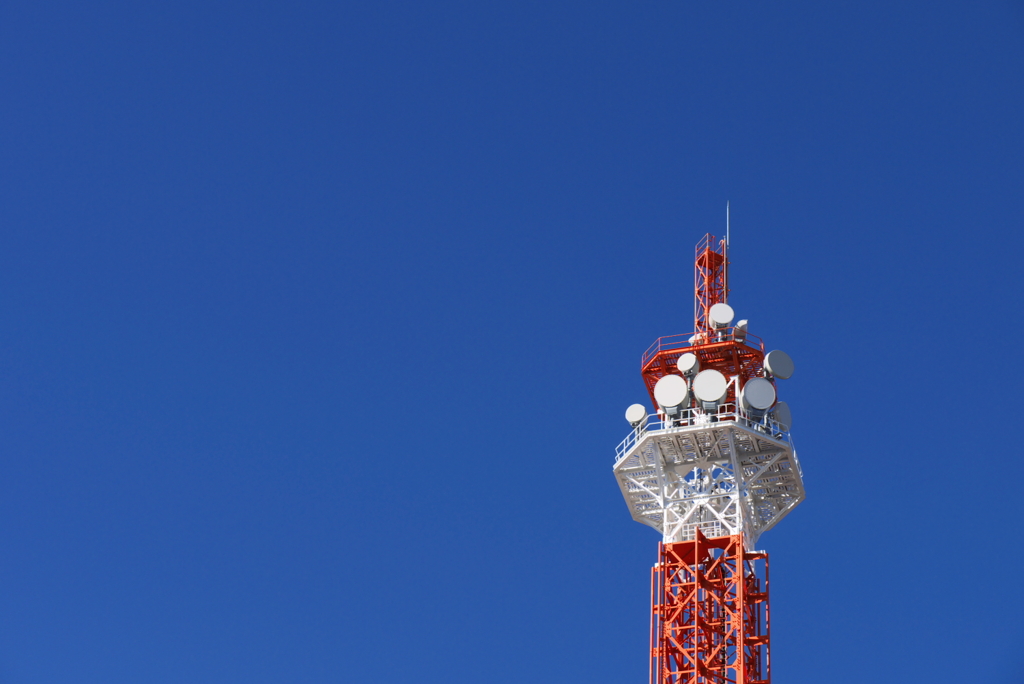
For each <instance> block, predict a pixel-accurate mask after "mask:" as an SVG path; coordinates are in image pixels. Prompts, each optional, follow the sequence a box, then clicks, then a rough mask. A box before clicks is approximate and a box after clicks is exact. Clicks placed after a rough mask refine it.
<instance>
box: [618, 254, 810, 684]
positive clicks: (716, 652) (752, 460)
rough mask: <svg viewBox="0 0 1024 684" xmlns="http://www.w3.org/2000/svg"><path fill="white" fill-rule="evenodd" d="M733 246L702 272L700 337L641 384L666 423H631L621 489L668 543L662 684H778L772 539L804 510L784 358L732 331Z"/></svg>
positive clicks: (698, 262)
mask: <svg viewBox="0 0 1024 684" xmlns="http://www.w3.org/2000/svg"><path fill="white" fill-rule="evenodd" d="M728 270H729V254H728V239H718V238H716V237H714V236H712V235H705V236H704V237H703V238H702V239H701V240H700V241H699V242H698V243H697V248H696V259H695V261H694V331H693V332H692V333H688V334H684V335H672V336H669V337H661V338H659V339H657V340H655V342H654V344H652V345H651V346H650V348H649V349H647V351H645V352H644V354H643V356H642V357H641V361H640V373H641V375H642V376H643V379H644V384H645V385H646V387H647V391H648V393H649V394H650V397H651V401H652V402H653V406H654V409H655V412H654V414H653V415H652V414H650V413H648V411H647V409H646V408H645V407H644V406H643V405H642V404H633V405H632V406H630V407H629V408H628V409H627V410H626V420H627V421H628V422H629V423H630V425H631V426H632V428H633V429H632V431H631V432H630V434H629V435H628V436H627V437H626V439H624V440H623V441H622V443H621V444H619V446H618V448H617V449H616V452H615V466H614V473H615V478H616V479H617V480H618V482H619V487H620V488H621V489H622V495H623V497H625V500H626V504H627V506H628V507H629V511H630V513H631V514H632V516H633V519H634V520H636V521H637V522H640V523H643V524H645V525H649V526H650V527H653V528H654V529H656V530H658V532H660V533H661V535H662V541H661V543H659V545H658V562H657V564H656V565H655V566H654V568H653V569H652V570H651V597H652V611H651V669H650V682H651V684H770V682H771V674H770V670H769V647H770V643H769V636H770V630H769V622H768V619H769V611H768V554H767V553H765V552H764V551H758V550H756V549H757V541H758V539H759V538H760V536H761V534H762V533H764V532H765V531H767V530H768V529H770V528H772V527H773V526H774V525H775V524H777V523H778V522H779V520H781V519H782V518H783V517H785V516H786V514H788V513H789V512H790V511H791V510H793V508H794V507H795V506H796V505H797V504H799V503H800V502H801V501H803V499H804V496H805V494H804V484H803V474H802V471H801V469H800V462H799V461H798V460H797V456H796V450H795V449H794V448H793V440H792V437H791V436H790V433H789V429H790V425H791V423H792V418H791V416H790V411H789V407H788V406H787V405H786V403H785V402H782V401H778V397H777V381H778V380H785V379H788V378H789V377H790V376H791V375H792V374H793V361H792V360H791V359H790V357H789V356H788V355H787V354H785V353H784V352H781V351H771V352H768V353H765V345H764V342H763V341H762V340H761V339H760V338H758V337H757V336H755V335H753V334H751V333H749V332H748V331H747V321H746V320H741V321H738V322H735V323H734V322H733V318H734V313H733V310H732V307H731V306H729V304H728V299H729V281H728Z"/></svg>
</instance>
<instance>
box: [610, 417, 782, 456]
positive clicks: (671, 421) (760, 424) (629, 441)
mask: <svg viewBox="0 0 1024 684" xmlns="http://www.w3.org/2000/svg"><path fill="white" fill-rule="evenodd" d="M725 423H736V424H737V425H740V426H742V427H745V428H750V429H751V430H756V431H758V432H761V433H764V434H765V435H767V436H768V437H771V438H773V439H777V440H779V441H782V442H785V443H786V444H789V445H790V446H791V447H792V446H793V439H792V437H791V436H790V434H789V429H788V426H785V425H782V424H781V423H780V422H778V421H777V420H775V419H774V418H772V417H771V415H770V414H765V415H763V416H753V415H750V414H748V413H747V412H746V411H744V410H743V409H742V408H740V407H739V406H737V405H736V404H722V405H721V406H719V407H718V410H717V411H712V412H707V411H704V410H703V409H698V408H688V409H682V410H681V411H680V413H679V416H678V417H676V418H672V417H670V416H663V415H660V414H655V415H648V416H647V418H646V419H645V420H644V422H643V423H641V424H640V425H638V426H636V427H635V428H633V430H632V431H631V432H630V433H629V435H628V436H627V437H626V438H625V439H624V440H622V442H621V443H620V444H619V446H617V447H615V462H616V463H618V462H619V460H620V459H621V458H622V457H623V456H625V455H626V453H627V452H629V450H630V449H632V448H633V447H634V446H636V445H637V443H638V442H640V440H642V439H643V438H644V436H645V435H646V434H647V433H648V432H652V431H661V430H664V431H667V432H671V431H673V430H679V431H683V430H691V429H693V428H695V427H713V426H716V425H717V426H721V425H723V424H725Z"/></svg>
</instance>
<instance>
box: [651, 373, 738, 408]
mask: <svg viewBox="0 0 1024 684" xmlns="http://www.w3.org/2000/svg"><path fill="white" fill-rule="evenodd" d="M728 389H729V381H728V380H726V379H725V376H724V375H722V374H721V373H719V372H718V371H716V370H715V369H713V368H709V369H708V370H704V371H701V372H700V373H697V377H695V378H694V379H693V394H694V396H696V397H697V398H698V399H700V400H701V401H703V402H706V403H709V404H710V403H714V402H716V401H721V400H722V398H723V397H725V393H726V391H727V390H728ZM655 391H657V387H655Z"/></svg>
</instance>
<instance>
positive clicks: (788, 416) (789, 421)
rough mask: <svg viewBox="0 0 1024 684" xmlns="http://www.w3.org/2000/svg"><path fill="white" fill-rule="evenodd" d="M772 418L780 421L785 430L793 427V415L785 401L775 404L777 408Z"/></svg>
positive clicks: (773, 410) (773, 411) (774, 409)
mask: <svg viewBox="0 0 1024 684" xmlns="http://www.w3.org/2000/svg"><path fill="white" fill-rule="evenodd" d="M772 418H774V419H775V420H776V421H778V423H779V425H781V426H782V429H783V430H789V429H790V428H791V427H793V414H792V413H791V412H790V410H789V404H787V403H786V402H784V401H780V402H779V403H777V404H775V408H773V409H772Z"/></svg>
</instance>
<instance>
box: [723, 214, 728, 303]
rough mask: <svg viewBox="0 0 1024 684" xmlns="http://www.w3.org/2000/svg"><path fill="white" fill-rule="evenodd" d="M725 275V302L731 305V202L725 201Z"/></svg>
mask: <svg viewBox="0 0 1024 684" xmlns="http://www.w3.org/2000/svg"><path fill="white" fill-rule="evenodd" d="M722 270H723V273H724V278H723V280H724V283H723V285H724V286H725V287H724V288H723V289H724V290H725V292H723V293H722V298H723V301H724V302H725V303H726V304H728V303H729V200H725V264H724V265H723V266H722Z"/></svg>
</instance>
